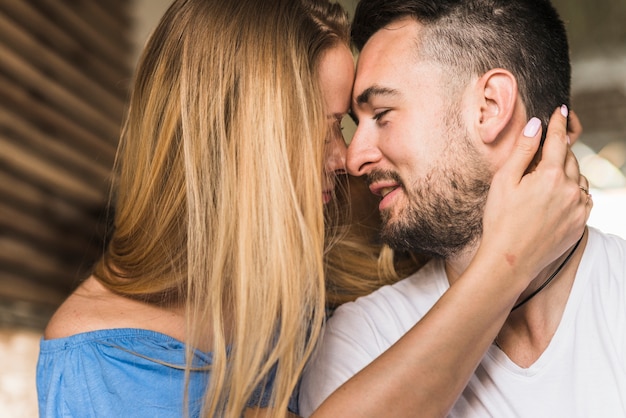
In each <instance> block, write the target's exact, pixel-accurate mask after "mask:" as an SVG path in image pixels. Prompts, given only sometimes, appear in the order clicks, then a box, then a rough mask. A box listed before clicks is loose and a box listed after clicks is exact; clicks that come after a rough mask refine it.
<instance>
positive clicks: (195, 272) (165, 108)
mask: <svg viewBox="0 0 626 418" xmlns="http://www.w3.org/2000/svg"><path fill="white" fill-rule="evenodd" d="M339 43H344V44H346V45H347V44H348V21H347V17H346V15H345V12H343V10H342V9H341V8H340V7H339V6H338V5H334V4H330V3H328V2H327V1H326V0H301V1H294V0H262V1H260V0H237V1H223V0H176V1H175V2H174V3H173V4H172V6H171V7H170V8H169V9H168V11H167V12H166V13H165V15H164V16H163V18H162V20H161V22H160V23H159V25H158V27H157V28H156V29H155V31H154V33H153V34H152V36H151V38H150V39H149V41H148V43H147V45H146V47H145V50H144V52H143V55H142V57H141V59H140V62H139V65H138V68H137V72H136V76H135V77H136V78H135V81H134V87H133V91H132V95H131V99H130V105H129V110H128V115H127V118H126V122H125V125H124V129H123V132H122V135H121V139H120V144H119V148H118V158H117V160H116V166H115V173H116V180H115V183H114V187H113V190H114V192H113V194H114V197H113V199H114V203H115V218H114V229H113V231H112V234H111V236H110V240H109V243H108V246H107V248H106V250H105V254H104V256H103V258H102V259H101V260H100V262H99V263H98V264H97V265H96V266H95V270H94V275H95V276H96V278H97V279H98V280H99V281H100V282H101V283H103V284H104V285H105V286H106V287H107V288H109V289H110V290H111V291H113V292H115V293H118V294H121V295H123V296H126V297H129V298H134V299H138V300H142V301H145V302H148V303H153V304H156V305H159V306H176V307H185V309H186V318H187V324H186V327H187V334H186V335H187V340H186V343H187V354H188V356H187V357H188V366H187V369H188V371H189V370H190V369H191V362H192V357H193V352H192V350H193V348H194V347H199V346H202V344H203V342H204V341H206V337H207V335H208V336H209V341H210V343H209V345H210V347H211V349H212V351H213V364H212V367H211V378H210V384H209V387H208V389H207V392H206V396H205V400H204V412H203V414H204V415H205V416H210V417H212V416H216V415H219V416H239V415H241V413H242V411H243V410H244V409H245V406H246V402H247V401H248V399H249V398H250V396H251V394H252V392H253V390H254V389H255V388H256V387H258V386H259V384H261V383H262V382H263V381H264V379H266V378H267V376H268V375H269V374H270V373H271V372H275V379H274V385H273V387H272V389H271V391H272V393H270V394H266V395H269V396H270V397H271V405H272V407H273V408H274V412H273V414H274V416H281V415H283V414H285V413H286V411H287V405H288V402H289V397H290V395H291V393H292V391H293V389H294V387H295V386H296V383H297V380H298V377H299V375H300V373H301V371H302V369H303V367H304V364H305V362H306V360H307V359H308V357H309V355H310V353H311V351H312V349H313V346H314V344H315V342H316V340H317V338H318V336H319V333H320V329H321V326H322V323H323V320H324V307H325V305H324V303H325V283H324V262H323V261H324V260H323V255H324V249H325V239H326V240H327V242H330V241H333V239H332V236H331V235H332V234H330V235H329V234H327V235H326V236H325V233H324V209H323V206H322V199H321V196H322V176H323V169H322V167H323V164H322V159H323V150H324V138H325V137H326V135H327V133H328V128H329V127H328V125H327V120H326V115H325V109H324V100H323V97H322V95H321V89H320V86H319V85H318V74H317V67H318V65H319V62H320V59H321V57H322V55H323V54H324V52H326V51H327V50H328V49H329V48H331V47H333V46H335V45H337V44H339ZM344 242H345V241H344ZM336 248H339V247H336ZM368 255H369V253H368ZM331 258H332V257H331ZM331 264H332V263H331ZM337 266H338V267H337V268H338V269H340V268H341V266H340V265H337ZM346 266H348V267H349V265H346ZM346 266H344V267H346ZM370 271H371V270H370ZM353 276H354V275H353ZM337 277H340V276H339V275H337ZM335 287H337V286H335ZM344 293H345V292H344Z"/></svg>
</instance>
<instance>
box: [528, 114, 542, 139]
mask: <svg viewBox="0 0 626 418" xmlns="http://www.w3.org/2000/svg"><path fill="white" fill-rule="evenodd" d="M539 128H541V121H540V120H539V118H532V119H531V120H529V121H528V123H527V124H526V127H525V128H524V136H525V137H527V138H533V137H534V136H535V135H537V133H538V132H539Z"/></svg>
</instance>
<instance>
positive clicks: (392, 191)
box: [369, 181, 402, 211]
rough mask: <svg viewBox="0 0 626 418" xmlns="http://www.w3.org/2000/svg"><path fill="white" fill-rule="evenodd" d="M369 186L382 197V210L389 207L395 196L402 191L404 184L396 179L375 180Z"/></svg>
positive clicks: (379, 208) (380, 207)
mask: <svg viewBox="0 0 626 418" xmlns="http://www.w3.org/2000/svg"><path fill="white" fill-rule="evenodd" d="M369 188H370V191H371V192H372V193H373V194H375V195H377V196H380V197H382V199H381V201H380V203H379V204H378V210H380V211H383V210H385V209H387V208H389V207H390V206H391V204H392V202H393V200H394V197H395V196H396V195H397V194H398V193H400V192H401V191H402V185H401V184H400V183H397V182H395V181H389V182H375V183H372V184H370V186H369Z"/></svg>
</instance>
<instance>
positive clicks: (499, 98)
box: [475, 68, 518, 144]
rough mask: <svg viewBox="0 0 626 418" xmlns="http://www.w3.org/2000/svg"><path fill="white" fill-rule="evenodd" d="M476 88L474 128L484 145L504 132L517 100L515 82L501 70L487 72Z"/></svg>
mask: <svg viewBox="0 0 626 418" xmlns="http://www.w3.org/2000/svg"><path fill="white" fill-rule="evenodd" d="M475 87H476V91H475V93H476V96H475V98H476V100H477V102H476V105H477V107H476V110H477V111H478V113H477V114H476V120H475V123H476V128H477V130H478V132H479V134H480V137H481V139H482V141H483V143H485V144H491V143H493V142H494V141H495V140H496V139H498V137H499V136H500V134H501V133H502V132H503V131H504V130H506V127H507V125H508V124H509V122H510V121H511V118H512V117H513V114H514V111H515V105H516V102H517V98H518V91H517V80H516V79H515V77H514V76H513V74H511V72H509V71H507V70H504V69H502V68H495V69H492V70H489V71H488V72H486V73H485V74H483V76H482V77H480V78H479V79H478V81H477V83H476V85H475Z"/></svg>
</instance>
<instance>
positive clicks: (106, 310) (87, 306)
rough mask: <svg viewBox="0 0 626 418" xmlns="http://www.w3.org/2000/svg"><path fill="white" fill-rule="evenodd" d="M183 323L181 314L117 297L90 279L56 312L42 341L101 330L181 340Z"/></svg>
mask: <svg viewBox="0 0 626 418" xmlns="http://www.w3.org/2000/svg"><path fill="white" fill-rule="evenodd" d="M183 323H184V319H183V316H182V314H181V313H180V310H172V309H166V308H164V307H158V306H154V305H149V304H146V303H143V302H140V301H137V300H133V299H129V298H126V297H124V296H121V295H118V294H116V293H114V292H112V291H110V290H109V289H107V288H106V287H104V286H103V285H102V284H101V283H100V282H99V281H98V280H97V279H96V278H95V277H93V276H91V277H89V278H88V279H87V280H85V281H84V282H83V283H82V284H81V285H80V286H79V287H78V288H77V289H76V290H74V292H72V294H70V296H69V297H68V298H67V299H66V300H65V301H64V302H63V303H62V304H61V306H60V307H59V308H58V309H57V311H56V312H55V313H54V315H53V316H52V318H51V319H50V321H49V323H48V326H47V327H46V330H45V331H44V338H45V339H46V340H50V339H57V338H65V337H70V336H72V335H76V334H80V333H84V332H90V331H98V330H103V329H113V328H142V329H148V330H153V331H157V332H161V333H163V334H166V335H170V336H172V337H174V338H178V339H182V338H183V336H184V335H183V334H181V332H180V330H181V328H184V327H181V324H183Z"/></svg>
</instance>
